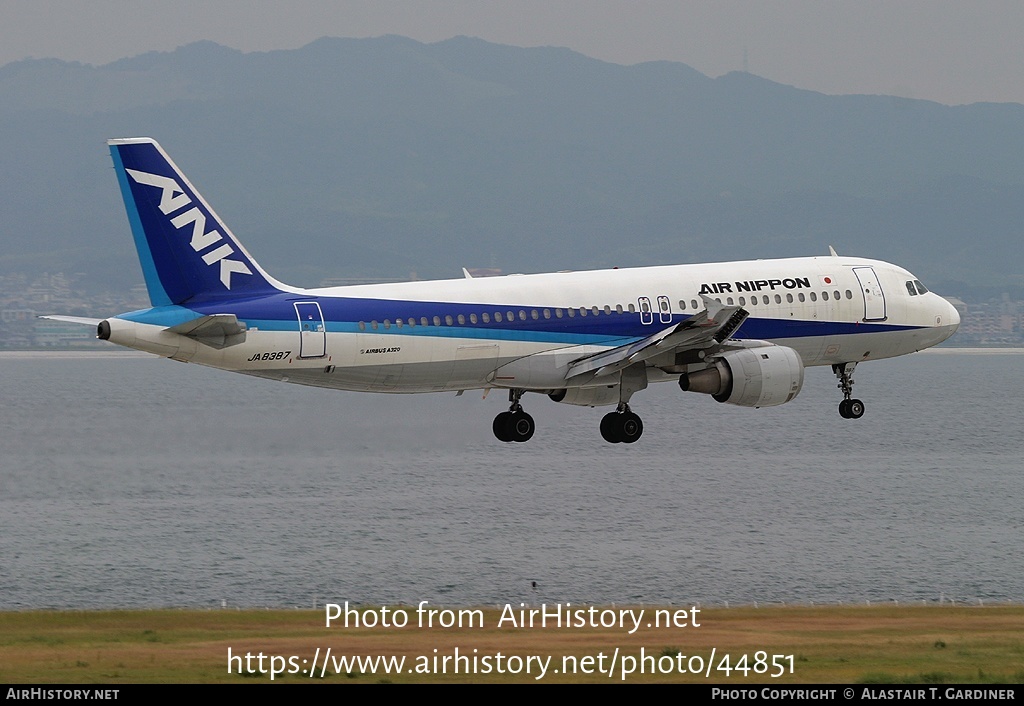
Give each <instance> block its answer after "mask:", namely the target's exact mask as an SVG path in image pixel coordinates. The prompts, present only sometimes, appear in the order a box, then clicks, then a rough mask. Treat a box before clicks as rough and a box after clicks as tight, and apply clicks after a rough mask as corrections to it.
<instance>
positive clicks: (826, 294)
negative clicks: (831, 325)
mask: <svg viewBox="0 0 1024 706" xmlns="http://www.w3.org/2000/svg"><path fill="white" fill-rule="evenodd" d="M821 301H823V302H827V301H828V292H827V291H825V292H822V293H821Z"/></svg>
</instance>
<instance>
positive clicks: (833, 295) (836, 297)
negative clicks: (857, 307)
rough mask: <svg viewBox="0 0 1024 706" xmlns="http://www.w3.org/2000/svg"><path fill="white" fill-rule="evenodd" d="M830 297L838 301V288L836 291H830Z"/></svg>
mask: <svg viewBox="0 0 1024 706" xmlns="http://www.w3.org/2000/svg"><path fill="white" fill-rule="evenodd" d="M832 298H833V299H835V300H836V301H839V290H838V289H837V290H836V291H834V292H832Z"/></svg>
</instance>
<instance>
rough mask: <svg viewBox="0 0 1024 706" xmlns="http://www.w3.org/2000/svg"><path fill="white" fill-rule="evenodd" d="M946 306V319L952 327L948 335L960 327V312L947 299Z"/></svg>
mask: <svg viewBox="0 0 1024 706" xmlns="http://www.w3.org/2000/svg"><path fill="white" fill-rule="evenodd" d="M946 306H948V307H949V319H948V320H949V325H950V327H952V331H950V334H949V335H950V336H952V335H953V334H954V333H955V332H956V330H957V329H958V328H960V312H959V311H957V310H956V307H955V306H953V305H952V304H950V303H949V302H948V301H947V302H946Z"/></svg>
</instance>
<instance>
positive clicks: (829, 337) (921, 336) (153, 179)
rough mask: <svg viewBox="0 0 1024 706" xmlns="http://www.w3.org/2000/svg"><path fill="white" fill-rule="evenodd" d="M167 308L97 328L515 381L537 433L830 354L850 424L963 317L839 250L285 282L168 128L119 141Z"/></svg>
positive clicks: (518, 433)
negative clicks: (201, 179)
mask: <svg viewBox="0 0 1024 706" xmlns="http://www.w3.org/2000/svg"><path fill="white" fill-rule="evenodd" d="M108 145H109V148H110V154H111V157H112V158H113V162H114V168H115V172H116V174H117V179H118V183H119V185H120V188H121V194H122V197H123V199H124V203H125V209H126V211H127V214H128V221H129V224H130V226H131V231H132V236H133V238H134V241H135V247H136V249H137V251H138V256H139V260H140V263H141V265H142V272H143V276H144V279H145V283H146V288H147V291H148V294H149V299H150V303H151V307H149V308H147V309H142V310H139V311H131V312H127V313H124V314H119V315H117V316H113V317H110V318H107V319H103V320H100V319H87V318H82V317H69V316H49V317H46V318H52V319H57V320H61V321H73V322H75V323H83V324H90V325H94V326H96V328H97V337H98V338H100V339H102V340H105V341H110V342H111V343H116V344H118V345H121V346H127V347H129V348H134V349H138V350H142V351H148V352H150V353H155V354H157V355H160V356H164V357H167V358H171V359H173V360H178V361H184V362H191V363H198V364H201V365H206V366H210V367H214V368H220V369H224V370H230V371H235V372H239V373H244V374H246V375H253V376H256V377H261V378H269V379H274V380H281V381H285V382H291V383H298V384H302V385H313V386H317V387H327V388H335V389H341V390H356V391H364V392H384V393H419V392H441V391H452V392H457V393H458V394H462V392H463V391H465V390H472V389H483V390H484V394H485V395H486V393H487V392H488V391H489V390H491V389H499V390H507V392H508V400H509V407H508V409H507V410H505V411H502V412H501V413H500V414H498V415H497V416H496V417H495V418H494V421H493V423H492V431H493V433H494V436H495V437H496V438H497V439H499V440H501V441H503V442H524V441H527V440H529V439H530V438H531V437H532V436H533V434H534V431H535V428H536V426H535V423H534V420H533V418H532V417H531V416H530V415H529V414H528V413H527V412H526V411H525V410H524V408H523V404H522V398H523V396H524V394H525V393H527V392H535V393H541V394H545V395H547V396H548V397H549V398H550V399H551V400H554V401H555V402H560V403H563V404H572V405H579V406H589V407H600V406H613V407H614V409H613V410H612V411H610V412H608V413H607V414H605V415H604V416H603V418H602V419H601V423H600V432H601V436H602V437H603V438H604V439H605V440H606V441H608V442H610V443H626V444H630V443H633V442H635V441H637V439H639V438H640V436H641V435H642V433H643V422H642V420H641V419H640V417H639V415H637V414H636V413H635V412H633V410H632V409H631V407H630V401H631V400H632V397H633V395H634V394H635V393H637V392H640V391H642V390H644V389H645V388H646V387H647V386H648V385H649V384H650V383H654V382H665V381H671V382H676V383H677V384H678V385H679V386H680V388H681V389H682V390H683V391H689V392H696V393H701V394H704V395H709V396H711V397H712V398H713V399H714V400H716V401H718V402H723V403H729V404H733V405H740V406H743V407H769V406H774V405H780V404H784V403H786V402H789V401H791V400H792V399H793V398H795V397H796V396H797V394H798V393H799V392H800V390H801V388H802V386H803V381H804V368H805V367H807V366H820V365H830V366H832V370H833V372H834V373H835V375H836V377H837V378H838V379H839V384H838V387H839V388H840V389H841V390H842V394H843V399H842V401H841V402H840V404H839V413H840V415H841V416H842V417H844V418H846V419H858V418H860V417H861V416H862V415H863V414H864V409H865V407H864V403H863V402H862V401H861V400H859V399H855V398H854V397H853V395H852V392H853V372H854V369H855V368H856V367H857V365H858V364H860V363H861V362H864V361H869V360H878V359H882V358H891V357H894V356H900V355H905V354H908V353H913V352H915V351H920V350H922V349H925V348H928V347H930V346H934V345H936V344H938V343H941V342H942V341H944V340H946V339H947V338H949V337H950V336H952V335H953V333H954V332H955V331H956V329H957V327H958V326H959V323H960V317H959V315H958V313H957V311H956V309H955V308H954V307H953V306H952V305H951V304H950V303H949V302H947V301H946V300H945V299H943V298H942V297H940V296H938V295H936V294H935V293H933V292H930V291H928V290H927V289H926V288H925V286H924V285H923V284H922V283H921V281H920V280H919V279H918V278H916V277H915V276H914V275H912V274H911V273H910V272H908V271H907V270H905V269H903V268H901V267H898V266H896V265H892V264H889V263H886V262H882V261H879V260H869V259H863V258H855V257H841V256H839V255H837V254H836V251H835V250H834V249H833V248H831V247H830V248H829V250H830V254H829V255H828V256H823V257H803V258H788V259H775V260H751V261H741V262H721V263H708V264H683V265H667V266H653V267H637V268H623V269H618V268H615V269H606V270H596V271H584V272H556V273H545V274H529V275H506V276H500V277H472V276H471V274H470V273H469V272H468V271H466V270H465V269H463V275H464V276H463V277H462V278H461V279H449V280H440V281H427V282H423V281H419V282H396V283H387V284H367V285H351V286H344V287H328V288H317V289H302V288H298V287H292V286H288V285H285V284H282V283H281V282H279V281H277V280H276V279H274V278H273V277H271V276H270V275H269V274H268V273H267V272H266V271H264V270H263V268H262V267H260V265H259V264H258V263H257V262H256V260H255V259H254V258H253V257H252V256H251V255H250V254H249V253H248V251H247V250H246V249H245V248H244V247H243V246H242V244H241V242H239V240H238V239H237V238H236V237H235V236H234V235H233V234H232V232H231V231H230V230H229V229H228V227H227V226H226V225H225V224H224V223H223V221H221V220H220V218H218V217H217V215H216V214H215V213H214V211H213V209H212V208H211V207H210V206H209V204H207V202H206V200H205V199H203V197H202V196H201V195H200V194H199V192H198V191H197V190H196V189H195V187H194V186H193V185H192V183H191V182H190V181H189V180H188V179H187V178H186V177H185V175H184V173H183V172H182V171H181V170H180V169H179V168H178V167H177V165H176V164H175V163H174V162H173V161H172V160H171V158H170V157H169V156H168V155H167V153H166V152H165V151H164V150H163V148H161V146H160V145H159V144H157V142H156V141H155V140H153V139H151V138H122V139H113V140H109V141H108Z"/></svg>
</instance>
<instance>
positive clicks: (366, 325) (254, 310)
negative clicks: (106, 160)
mask: <svg viewBox="0 0 1024 706" xmlns="http://www.w3.org/2000/svg"><path fill="white" fill-rule="evenodd" d="M310 301H316V302H318V303H319V304H320V309H321V311H322V312H323V315H324V322H323V323H324V327H325V329H326V330H327V332H329V333H359V334H365V335H391V336H430V337H438V338H477V339H486V340H508V341H529V342H536V343H561V344H566V345H585V344H596V345H613V346H615V345H621V344H623V343H626V342H629V341H630V340H636V339H640V338H644V337H646V336H649V335H651V334H652V333H654V332H655V331H659V330H662V329H665V328H667V327H668V326H671V325H672V324H677V323H679V322H681V321H684V320H686V319H688V318H690V315H684V314H673V315H672V317H671V322H665V321H662V320H661V319H660V317H659V316H658V315H657V314H655V315H654V317H653V320H652V323H649V324H643V323H642V322H641V317H640V314H639V313H622V314H619V313H616V312H612V313H611V314H605V313H604V312H603V311H602V312H601V313H600V314H596V315H595V314H593V313H592V312H590V313H589V314H588V315H587V316H580V315H579V313H578V312H577V315H576V316H575V317H572V318H569V317H568V316H566V315H565V314H564V311H565V310H564V309H563V316H562V318H558V317H557V316H556V315H555V313H554V312H555V311H556V307H548V308H547V309H548V312H549V314H550V318H543V316H542V314H541V313H538V318H537V319H534V318H533V316H532V314H533V312H534V311H537V312H543V311H544V308H541V307H536V306H530V307H524V306H517V305H503V306H497V305H494V304H472V303H453V302H423V301H402V300H386V299H360V298H353V297H302V296H301V295H297V294H292V293H284V292H282V293H278V294H274V295H271V296H269V297H259V298H253V299H236V300H227V301H225V300H221V301H218V302H208V301H207V302H202V303H198V302H197V303H194V304H193V305H192V306H190V307H188V308H186V307H183V306H165V307H158V308H153V309H145V310H141V311H135V312H130V313H128V314H122V315H121V317H120V318H123V319H127V320H130V321H137V322H139V323H148V324H154V325H162V326H166V327H170V326H176V325H178V324H181V323H184V322H186V321H190V320H192V319H194V318H197V317H199V316H204V315H210V314H225V313H232V314H235V315H236V316H237V317H238V319H239V321H242V322H244V323H245V324H246V326H247V327H248V328H249V329H259V330H261V331H296V332H298V330H299V322H298V319H297V316H296V312H295V306H294V305H295V302H310ZM520 310H522V311H524V312H526V317H527V318H526V320H525V321H524V320H522V319H521V318H520V316H519V311H520ZM499 311H500V312H501V314H502V318H503V320H502V321H501V322H497V321H495V320H494V314H495V312H499ZM510 311H511V312H513V317H512V320H508V312H510ZM485 312H486V313H487V314H488V316H489V317H490V318H491V321H490V322H488V323H484V322H483V320H482V314H483V313H485ZM460 315H461V316H462V317H463V320H464V322H465V323H461V324H460V323H457V321H458V317H459V316H460ZM471 315H474V316H476V317H477V323H475V324H474V323H470V316H471ZM435 316H436V317H438V318H439V320H440V321H441V325H440V326H436V325H434V317H435ZM446 317H451V320H452V325H447V324H446V323H445V322H446ZM398 319H401V320H402V322H403V324H402V326H401V327H399V326H398V325H397V321H398ZM410 319H413V320H414V321H415V325H411V326H410V325H409V323H408V322H409V320H410ZM423 319H426V320H427V322H428V325H426V326H424V325H422V320H423ZM385 321H387V322H388V326H387V327H385V325H384V322H385ZM373 322H376V326H377V327H376V328H373ZM317 323H319V322H317ZM914 328H919V327H916V326H896V325H889V324H884V323H862V322H857V321H850V322H842V321H819V320H815V321H807V320H793V319H773V318H755V317H754V316H750V317H749V318H748V319H747V320H746V321H745V322H744V324H743V326H742V327H740V329H739V330H738V331H737V332H736V333H735V334H734V336H733V337H734V338H745V339H758V340H774V339H794V338H805V337H810V336H841V335H849V334H862V333H879V332H885V331H905V330H910V329H914Z"/></svg>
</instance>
